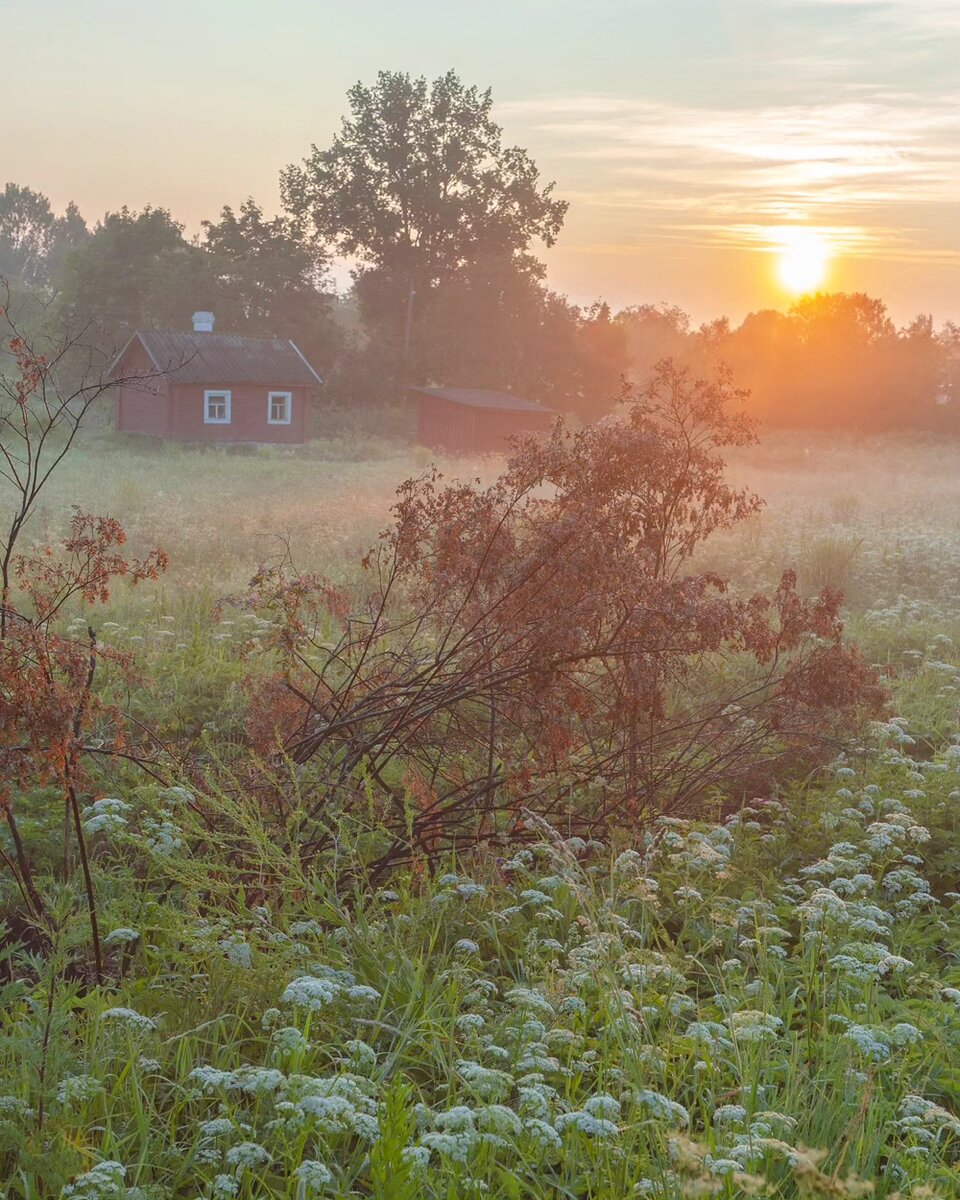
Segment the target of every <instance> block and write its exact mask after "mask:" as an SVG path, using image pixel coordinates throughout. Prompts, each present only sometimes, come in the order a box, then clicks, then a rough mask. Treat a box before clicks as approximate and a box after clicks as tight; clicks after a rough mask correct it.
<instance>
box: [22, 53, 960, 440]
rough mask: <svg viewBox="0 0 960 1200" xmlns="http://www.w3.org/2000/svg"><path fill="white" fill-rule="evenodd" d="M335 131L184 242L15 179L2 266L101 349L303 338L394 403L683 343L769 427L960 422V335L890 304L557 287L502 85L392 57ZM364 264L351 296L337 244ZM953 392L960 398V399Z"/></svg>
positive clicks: (550, 215) (604, 364) (358, 385)
mask: <svg viewBox="0 0 960 1200" xmlns="http://www.w3.org/2000/svg"><path fill="white" fill-rule="evenodd" d="M347 99H348V107H349V115H348V116H347V117H346V118H345V119H344V121H343V123H342V127H341V129H340V132H339V133H338V134H337V136H336V137H335V138H334V139H333V141H332V142H331V144H330V145H329V146H328V147H326V148H318V147H317V146H313V147H312V148H311V151H310V153H309V154H308V155H307V157H306V158H305V159H304V160H303V162H302V163H300V164H298V165H292V166H289V167H287V168H286V169H285V170H284V171H283V172H282V175H281V195H282V205H283V209H282V212H281V213H280V214H279V215H276V216H267V215H265V213H264V210H263V208H262V207H261V206H260V205H259V204H258V203H257V202H256V201H255V200H253V199H252V198H251V199H247V200H245V201H243V202H242V203H241V204H240V205H239V207H232V206H226V207H224V208H223V209H222V210H221V212H220V214H219V216H218V217H216V218H215V219H210V220H206V221H204V222H203V223H202V230H201V232H200V233H199V235H197V236H194V237H188V236H187V235H186V232H185V228H184V226H183V224H182V223H180V222H179V221H178V220H177V219H176V218H175V216H174V215H173V214H172V213H170V212H169V211H167V210H166V209H163V208H154V207H147V208H144V209H142V210H140V211H133V210H130V209H128V208H122V209H120V210H119V211H117V212H110V213H107V214H106V215H105V216H104V217H103V218H102V219H101V220H99V221H97V222H96V223H95V225H94V226H93V227H92V228H90V227H89V226H88V224H87V222H86V220H85V219H84V217H83V216H82V214H81V213H80V212H79V210H78V208H77V207H76V205H74V204H70V205H69V206H68V207H67V209H66V211H65V212H63V213H62V214H57V213H55V212H54V210H53V208H52V207H51V205H50V202H49V200H48V199H47V198H46V197H45V196H44V195H42V194H41V193H39V192H37V191H34V190H33V189H31V188H29V187H24V186H20V185H17V184H12V183H10V184H7V186H6V188H5V190H4V191H3V193H2V194H0V275H3V276H4V277H6V278H7V279H8V280H10V281H12V283H13V287H14V291H15V295H16V296H18V297H19V298H21V299H22V300H23V307H24V308H27V307H29V304H28V301H29V299H30V298H34V299H36V300H38V301H41V302H42V310H43V319H44V320H45V321H50V320H56V321H58V322H59V323H61V324H67V325H69V326H70V327H72V328H76V327H77V326H80V325H82V326H88V327H90V328H91V329H95V330H96V331H97V334H96V335H97V337H98V339H99V342H100V344H101V347H102V349H103V350H104V352H105V353H106V352H108V351H109V350H110V349H111V348H113V347H115V346H116V345H117V344H119V343H120V342H121V341H122V340H123V338H124V336H125V334H126V333H127V332H128V331H131V330H133V329H136V328H141V327H145V326H151V325H167V326H174V327H179V328H189V321H190V316H191V314H192V313H193V311H194V310H196V309H198V308H209V309H212V310H213V311H214V312H215V313H216V316H217V330H218V331H221V332H237V333H250V334H263V333H281V334H283V335H284V336H287V337H293V338H294V339H295V340H296V341H297V343H298V344H299V345H300V346H301V348H302V349H303V350H304V351H305V352H306V353H307V354H308V356H309V357H310V358H311V359H312V360H313V361H315V362H316V363H317V364H318V365H319V366H320V367H321V369H322V370H323V372H324V374H325V377H326V379H327V388H326V390H325V397H326V398H327V399H328V400H330V401H333V402H339V403H342V404H363V403H383V402H385V401H390V400H392V399H394V398H396V397H397V396H398V395H399V394H400V393H401V391H402V389H403V388H404V387H405V386H407V385H411V384H426V383H437V384H448V385H451V386H472V387H492V388H501V389H506V390H511V391H515V392H517V393H518V394H521V395H525V396H528V397H529V398H531V399H534V400H538V401H540V402H542V403H544V404H547V405H549V406H551V407H554V408H557V409H558V410H561V411H566V412H572V413H574V414H575V415H576V416H578V417H579V418H581V419H583V420H592V419H595V418H597V417H600V416H603V415H604V414H605V413H607V412H609V411H610V410H611V409H612V408H613V407H614V406H615V405H616V403H617V399H618V397H619V396H620V395H621V394H622V390H623V384H624V380H629V381H630V382H631V383H634V384H636V383H643V381H644V380H645V379H646V378H648V377H649V376H650V375H651V372H652V371H653V368H654V366H655V364H656V362H657V361H659V360H660V359H662V358H665V357H673V358H674V359H675V360H676V361H678V362H681V363H689V364H690V365H691V366H692V367H693V368H695V369H697V370H701V369H703V368H706V367H710V368H712V367H714V366H715V365H716V364H717V363H718V362H726V363H728V364H730V365H731V366H732V367H733V368H734V372H735V376H736V379H737V381H738V383H739V384H740V385H741V386H743V387H745V388H747V389H749V391H750V393H751V396H750V400H749V402H748V403H749V406H750V407H751V409H752V410H753V412H754V413H755V414H756V415H757V416H759V417H760V418H761V419H762V420H763V421H764V422H765V423H767V424H771V425H784V426H807V427H852V428H863V429H876V430H879V429H891V428H909V427H919V428H944V427H951V426H954V425H955V426H957V427H960V419H958V418H957V416H956V415H955V410H956V407H957V405H956V401H957V400H960V383H958V381H960V329H958V328H957V327H956V326H954V325H949V324H948V325H946V326H945V327H944V328H942V329H940V330H935V329H934V327H933V322H932V320H931V318H929V317H926V316H921V317H918V318H917V319H916V320H915V321H913V322H912V323H911V324H910V325H908V326H906V327H904V328H900V329H898V328H896V327H895V326H894V324H893V322H892V321H891V320H890V318H889V317H888V315H887V312H886V310H885V307H884V305H883V304H882V303H881V302H880V301H879V300H874V299H871V298H870V297H867V296H865V295H862V294H854V295H844V294H839V295H816V296H811V297H807V298H804V299H803V300H801V301H800V302H799V303H797V304H796V305H795V306H794V307H793V308H792V309H791V310H790V311H789V312H787V313H780V312H774V311H764V312H758V313H751V314H750V315H749V316H748V317H747V318H746V320H744V321H743V323H742V324H741V325H740V326H739V327H737V328H731V326H730V324H729V323H728V322H727V321H726V319H722V320H719V321H715V322H712V323H709V324H707V325H703V326H700V327H699V328H694V327H692V325H691V322H690V320H689V318H688V317H687V315H686V314H685V313H683V312H682V311H681V310H679V309H677V308H674V307H671V306H669V305H666V304H658V305H649V304H644V305H638V306H634V307H629V308H626V309H624V310H622V311H620V312H616V313H614V312H612V311H611V309H610V308H609V306H608V305H606V304H605V303H603V302H601V301H598V302H597V303H595V304H593V305H589V306H580V305H575V304H572V303H571V302H570V301H569V300H568V299H567V298H566V297H564V296H562V295H559V294H558V293H557V292H555V291H553V290H551V289H550V288H549V287H548V286H547V284H546V281H545V268H544V266H543V263H542V262H541V261H540V260H539V259H538V258H537V257H536V255H535V253H534V250H535V248H536V247H538V246H545V247H549V246H550V245H552V244H553V243H554V241H555V240H556V238H557V237H558V236H559V234H560V232H561V229H562V226H563V221H564V218H565V215H566V212H567V205H566V203H565V202H564V201H563V200H560V199H557V198H556V197H554V195H553V184H550V183H545V182H544V181H543V180H542V179H541V178H540V175H539V172H538V170H537V167H536V164H535V163H534V162H533V160H532V159H531V158H530V156H529V155H528V154H527V152H526V151H525V150H523V149H521V148H519V147H516V146H508V145H505V144H504V142H503V135H502V130H501V129H500V127H499V126H498V125H497V124H496V123H495V122H494V121H493V119H492V115H491V110H492V96H491V93H490V91H489V90H487V91H481V90H480V89H478V88H476V87H468V86H466V85H464V84H463V83H462V82H461V81H460V79H459V78H458V77H457V76H456V74H454V73H453V72H450V73H448V74H447V75H444V76H443V77H441V78H440V79H438V80H435V81H434V82H432V83H428V82H427V81H426V80H425V79H423V78H419V79H415V78H411V77H410V76H409V75H407V74H404V73H400V72H381V73H380V75H379V76H378V78H377V80H376V82H375V83H374V84H372V85H370V86H367V85H363V84H357V85H356V86H354V87H353V88H351V89H350V91H349V93H348V97H347ZM337 257H340V258H346V259H348V260H349V261H350V262H352V263H353V264H354V266H353V271H352V284H351V286H350V288H349V289H348V290H347V291H346V293H345V294H338V293H337V291H336V289H335V288H334V286H333V284H332V281H331V264H332V262H333V260H334V258H337ZM955 397H956V400H955Z"/></svg>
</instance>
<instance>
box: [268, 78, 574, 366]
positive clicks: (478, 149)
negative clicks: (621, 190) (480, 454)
mask: <svg viewBox="0 0 960 1200" xmlns="http://www.w3.org/2000/svg"><path fill="white" fill-rule="evenodd" d="M347 99H348V103H349V105H350V117H349V118H345V119H344V121H343V125H342V129H341V131H340V133H339V134H338V135H337V136H336V137H335V138H334V140H333V143H332V144H331V145H330V146H329V147H328V148H327V149H323V150H321V149H319V148H318V147H317V146H314V147H313V149H312V152H311V154H310V156H309V157H308V158H307V159H306V160H305V161H304V163H303V165H302V166H290V167H288V168H287V169H286V170H285V171H284V172H283V175H282V177H281V190H282V194H283V201H284V204H285V206H286V208H287V211H288V212H289V213H290V214H291V215H292V217H293V218H294V220H295V221H296V222H297V223H298V224H299V226H300V228H301V229H304V230H305V229H308V228H309V229H311V230H313V231H314V232H315V234H316V236H317V237H319V238H320V239H321V240H322V241H323V242H324V243H326V244H327V245H329V246H331V247H333V248H334V249H335V250H336V251H337V252H338V253H340V254H343V255H346V256H348V257H350V258H351V259H356V260H357V261H358V262H359V266H358V268H357V271H356V281H357V282H356V294H357V297H358V299H359V302H360V304H361V306H362V310H363V313H364V318H365V320H366V322H367V325H368V328H369V330H370V332H371V333H372V334H373V333H375V334H376V336H378V337H380V338H386V339H387V340H388V341H389V342H390V345H391V349H392V351H393V352H394V355H396V354H398V353H400V352H401V347H402V353H403V356H404V358H405V359H409V354H410V346H411V342H412V343H413V345H414V347H415V360H416V361H417V362H418V367H417V368H414V369H412V373H411V371H410V370H408V371H407V381H408V382H409V381H410V380H411V379H413V378H417V377H422V378H427V377H428V376H429V375H430V374H431V373H432V371H433V370H435V369H436V366H437V365H438V360H437V359H436V356H432V355H430V353H429V350H428V342H429V340H431V339H430V338H429V335H428V332H427V331H428V330H429V328H430V326H429V314H430V312H431V311H432V310H433V306H434V302H436V301H437V300H438V296H445V295H447V294H449V295H451V296H455V295H457V293H458V289H460V290H462V289H463V287H464V286H466V287H467V288H474V286H475V285H474V281H477V284H478V285H479V290H480V291H481V293H482V294H483V293H485V292H486V289H483V287H482V283H481V281H482V280H483V279H484V277H489V275H490V274H491V272H495V273H496V274H497V275H498V276H499V277H501V278H506V279H507V280H508V286H513V287H514V288H515V287H517V286H521V287H522V286H523V285H522V282H521V281H522V280H523V279H524V278H527V279H529V278H530V277H531V271H532V269H533V264H531V261H530V259H529V255H528V247H529V244H530V242H531V241H532V240H533V239H535V238H539V239H540V240H542V241H543V242H544V243H545V244H546V245H548V246H549V245H551V244H552V243H553V241H554V240H555V238H556V236H557V234H558V233H559V230H560V227H561V225H562V223H563V217H564V214H565V212H566V208H567V206H566V203H565V202H563V201H560V200H556V199H554V198H553V197H552V194H551V193H552V189H553V185H552V184H547V185H546V186H543V185H542V184H541V183H540V178H539V172H538V171H537V168H536V166H535V165H534V163H533V161H532V159H531V158H530V157H529V155H528V154H527V152H526V151H525V150H522V149H520V148H519V147H516V146H513V147H505V146H504V145H503V142H502V130H501V129H500V127H499V126H498V125H497V124H496V123H495V122H494V121H493V118H492V116H491V109H492V105H493V99H492V95H491V93H490V91H489V89H488V90H487V91H480V90H479V89H478V88H476V87H467V86H465V85H464V84H463V83H462V82H461V80H460V79H459V78H458V76H457V75H456V74H455V73H454V72H453V71H449V72H447V74H446V75H443V76H441V77H440V78H439V79H437V80H435V81H434V82H433V83H430V84H428V82H427V80H426V79H425V78H423V77H421V78H417V79H413V78H411V77H410V75H408V74H405V73H403V72H389V71H381V72H380V73H379V75H378V76H377V81H376V83H375V84H373V85H372V86H368V85H365V84H362V83H357V84H355V85H354V86H353V87H352V88H351V89H350V90H349V92H348V93H347ZM444 285H452V286H451V287H450V288H449V289H448V288H446V287H444ZM445 344H448V343H445ZM484 344H485V346H486V348H487V351H488V352H489V351H490V350H491V349H492V348H493V346H494V345H495V344H496V343H495V342H494V341H492V340H487V341H486V342H485V343H484ZM408 365H409V364H408Z"/></svg>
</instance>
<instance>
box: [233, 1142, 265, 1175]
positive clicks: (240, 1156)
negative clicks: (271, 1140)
mask: <svg viewBox="0 0 960 1200" xmlns="http://www.w3.org/2000/svg"><path fill="white" fill-rule="evenodd" d="M272 1162H273V1155H272V1154H271V1153H270V1152H269V1150H267V1149H266V1148H265V1147H264V1146H261V1145H260V1143H259V1142H239V1143H238V1144H237V1145H236V1146H231V1147H230V1149H229V1150H228V1151H227V1166H228V1167H233V1169H234V1171H235V1172H236V1174H237V1175H238V1176H240V1175H242V1174H243V1173H244V1171H254V1170H256V1169H257V1167H268V1166H269V1165H270V1164H271V1163H272Z"/></svg>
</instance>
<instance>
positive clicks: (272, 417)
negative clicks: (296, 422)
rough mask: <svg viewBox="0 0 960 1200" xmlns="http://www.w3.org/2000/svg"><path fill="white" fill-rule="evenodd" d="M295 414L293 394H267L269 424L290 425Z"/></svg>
mask: <svg viewBox="0 0 960 1200" xmlns="http://www.w3.org/2000/svg"><path fill="white" fill-rule="evenodd" d="M292 414H293V392H268V393H267V424H268V425H289V424H290V421H291V420H292Z"/></svg>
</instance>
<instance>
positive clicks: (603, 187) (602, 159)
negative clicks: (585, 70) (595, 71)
mask: <svg viewBox="0 0 960 1200" xmlns="http://www.w3.org/2000/svg"><path fill="white" fill-rule="evenodd" d="M805 2H806V3H813V2H818V3H820V4H823V3H826V2H827V0H805ZM830 2H833V3H845V4H852V3H867V2H868V0H830ZM501 113H503V114H505V115H506V116H509V119H510V120H511V122H512V123H520V122H522V123H524V124H525V125H526V126H528V127H530V128H532V129H535V130H536V132H537V135H538V136H539V137H540V138H545V139H548V140H549V143H550V145H551V147H552V149H553V152H554V154H555V155H556V156H557V157H558V158H561V159H563V160H565V161H567V162H568V164H569V165H570V168H571V173H572V174H573V175H575V176H576V177H577V179H578V181H579V186H578V187H577V192H578V197H577V202H578V203H580V204H583V203H587V204H591V205H595V206H602V207H610V208H629V207H630V206H631V205H633V206H635V208H636V212H637V215H638V219H643V220H645V221H647V222H655V223H657V224H658V225H659V227H660V230H661V233H662V234H664V235H666V234H667V233H668V231H671V232H672V231H673V230H676V229H680V228H683V229H686V230H688V231H690V230H691V226H690V225H689V224H684V225H680V224H676V223H671V222H670V221H669V217H668V214H670V213H671V212H673V213H679V212H690V211H696V213H697V215H698V222H697V225H696V228H697V229H699V230H700V231H702V232H703V234H704V236H710V237H712V238H713V239H714V240H716V241H718V242H724V243H727V242H729V241H730V239H731V238H732V237H739V238H741V239H743V242H745V243H746V244H750V243H751V242H752V241H757V240H762V238H761V233H762V231H763V230H764V229H771V230H772V229H774V228H775V227H777V226H780V225H783V224H784V223H791V222H795V223H806V224H814V225H816V226H817V227H818V228H820V229H823V230H826V231H829V232H830V240H831V244H832V245H834V246H835V247H836V248H837V249H838V250H841V249H842V251H843V252H845V253H848V254H858V253H870V254H871V255H873V256H877V255H882V254H884V253H886V254H889V255H896V256H897V257H902V256H903V255H905V254H909V253H910V252H911V250H913V251H916V252H917V254H918V255H926V254H929V253H931V252H937V251H949V252H951V253H952V252H953V249H955V247H951V246H948V245H940V246H938V245H936V244H934V243H931V242H930V235H931V234H935V237H939V236H941V235H942V234H943V233H944V231H946V230H948V229H949V228H950V222H949V221H948V220H947V217H948V214H949V213H950V211H951V210H953V211H954V212H955V206H956V203H957V197H958V195H960V93H957V94H950V95H941V96H936V97H932V96H926V95H921V94H918V93H915V92H912V93H902V92H900V93H872V94H867V95H864V94H860V95H855V96H853V97H852V98H842V99H839V100H836V101H832V102H823V103H813V104H810V103H785V104H773V105H760V106H756V107H748V106H741V107H736V108H732V107H731V108H722V107H721V108H707V107H697V106H689V105H680V104H673V103H667V102H664V101H660V100H630V99H619V98H612V97H608V96H599V95H583V96H554V97H547V98H542V99H538V100H534V101H524V102H519V103H514V104H508V105H502V106H501ZM577 164H580V165H579V167H578V165H577ZM920 214H922V215H923V219H919V216H920Z"/></svg>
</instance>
